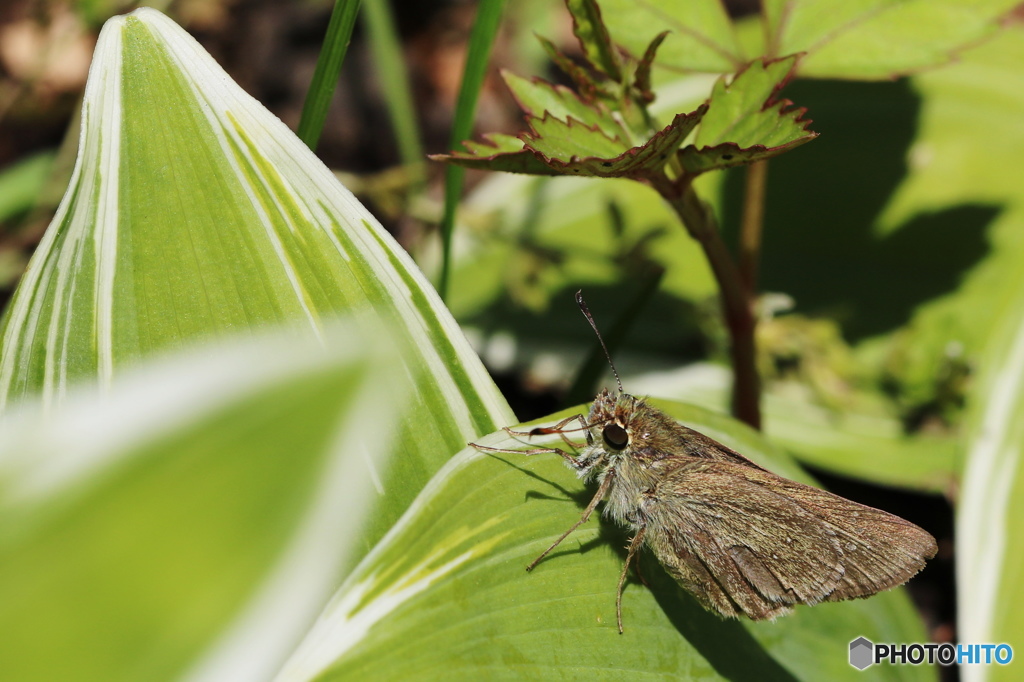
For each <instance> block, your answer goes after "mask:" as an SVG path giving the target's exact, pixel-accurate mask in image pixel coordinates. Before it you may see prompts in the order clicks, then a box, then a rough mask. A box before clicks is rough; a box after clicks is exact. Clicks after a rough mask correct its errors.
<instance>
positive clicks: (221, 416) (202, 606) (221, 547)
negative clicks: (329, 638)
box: [0, 323, 413, 680]
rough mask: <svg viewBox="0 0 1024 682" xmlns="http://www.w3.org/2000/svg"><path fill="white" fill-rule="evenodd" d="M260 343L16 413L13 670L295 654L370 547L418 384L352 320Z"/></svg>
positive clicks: (251, 670)
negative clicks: (377, 507) (380, 497)
mask: <svg viewBox="0 0 1024 682" xmlns="http://www.w3.org/2000/svg"><path fill="white" fill-rule="evenodd" d="M293 332H294V330H293ZM262 336H263V337H261V338H257V339H253V338H244V337H242V338H240V339H236V340H234V341H230V342H224V343H222V344H219V345H218V346H214V347H205V348H192V349H189V350H188V351H187V352H185V353H179V354H176V355H175V357H173V358H170V359H159V360H148V361H146V362H145V363H144V366H140V367H138V368H136V369H133V370H131V371H129V372H125V373H124V374H123V375H121V376H118V377H116V378H115V379H114V381H113V382H112V384H111V386H110V387H109V390H108V391H106V392H105V393H102V394H101V393H100V391H99V389H98V388H97V387H96V385H95V384H94V383H88V384H85V385H80V386H79V387H78V388H74V387H73V388H72V389H71V390H70V391H69V393H68V395H67V396H66V399H65V400H64V401H63V402H62V404H61V405H60V406H58V407H56V408H53V409H51V410H45V409H43V408H42V407H41V406H40V405H38V404H28V403H26V404H22V405H20V406H18V407H15V408H12V409H10V410H8V411H7V412H6V413H5V414H4V415H3V416H2V417H0V604H2V607H0V641H2V642H3V645H2V650H3V654H2V655H0V679H4V680H118V679H119V680H159V679H171V678H181V677H187V678H189V679H194V680H260V679H269V677H270V676H271V675H272V674H273V671H275V670H276V669H277V668H278V667H279V666H280V665H281V663H282V661H283V660H284V659H285V658H286V657H287V655H288V653H289V652H290V651H291V649H292V647H294V645H295V643H296V642H297V641H298V639H299V638H300V637H301V635H302V634H303V633H304V631H305V630H306V629H307V628H308V627H309V625H310V623H311V622H312V621H313V619H314V618H315V617H316V614H317V613H318V612H319V611H320V609H321V608H322V607H323V604H324V603H326V600H327V598H328V597H329V596H330V594H331V592H332V591H333V590H334V589H336V588H337V586H338V585H339V584H340V582H341V580H342V578H343V576H344V569H345V568H346V567H347V566H349V565H351V563H352V562H353V561H354V560H356V559H357V558H358V556H359V555H360V554H361V553H362V552H363V551H364V547H363V545H364V542H365V540H364V537H365V527H366V525H367V521H368V520H369V519H368V515H369V514H370V513H371V510H372V509H373V505H374V504H375V499H374V497H375V491H379V490H380V487H381V481H382V480H384V478H385V475H386V467H387V466H388V458H389V457H390V453H391V452H392V445H393V441H394V438H395V436H396V435H397V433H398V428H397V427H398V423H399V421H400V420H401V419H402V417H403V411H402V408H403V405H404V404H405V403H407V402H408V396H410V395H411V394H412V392H413V390H412V384H413V381H412V378H411V377H409V376H408V375H407V374H406V372H405V370H403V369H402V367H401V365H400V363H399V362H397V361H396V360H397V359H396V356H395V354H394V353H393V352H389V351H388V350H387V347H388V344H382V343H381V342H380V340H379V338H376V337H370V338H366V337H365V336H363V335H362V334H361V333H360V332H359V329H358V328H356V327H355V326H353V325H351V324H348V325H345V326H344V327H337V323H332V325H329V326H327V327H326V328H325V331H324V339H325V341H326V342H327V343H326V344H321V343H319V342H318V341H316V340H314V339H311V338H309V336H308V335H307V334H305V333H301V332H300V333H290V334H281V333H278V334H276V335H274V336H270V337H267V336H266V335H262Z"/></svg>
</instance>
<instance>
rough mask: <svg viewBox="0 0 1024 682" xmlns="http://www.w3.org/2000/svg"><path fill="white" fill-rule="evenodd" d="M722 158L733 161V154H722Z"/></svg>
mask: <svg viewBox="0 0 1024 682" xmlns="http://www.w3.org/2000/svg"><path fill="white" fill-rule="evenodd" d="M722 159H723V160H725V161H732V154H722Z"/></svg>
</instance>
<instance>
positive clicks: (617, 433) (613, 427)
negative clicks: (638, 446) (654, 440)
mask: <svg viewBox="0 0 1024 682" xmlns="http://www.w3.org/2000/svg"><path fill="white" fill-rule="evenodd" d="M602 434H603V435H604V442H605V443H607V445H608V447H610V448H612V449H613V450H621V449H622V448H624V447H626V443H628V442H629V434H628V433H626V429H624V428H622V427H621V426H619V425H618V424H609V425H608V426H606V427H604V431H603V432H602Z"/></svg>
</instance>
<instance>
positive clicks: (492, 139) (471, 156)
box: [430, 133, 559, 175]
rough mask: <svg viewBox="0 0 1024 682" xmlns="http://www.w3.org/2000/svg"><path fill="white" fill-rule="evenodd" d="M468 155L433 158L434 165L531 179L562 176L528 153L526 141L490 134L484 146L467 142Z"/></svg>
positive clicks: (465, 145) (534, 155)
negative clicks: (529, 177) (525, 145)
mask: <svg viewBox="0 0 1024 682" xmlns="http://www.w3.org/2000/svg"><path fill="white" fill-rule="evenodd" d="M462 146H463V147H465V148H466V151H464V152H460V151H454V152H452V153H451V154H431V155H430V158H431V159H432V160H434V161H443V162H447V163H454V164H457V165H459V166H465V167H466V168H482V169H485V170H496V171H504V172H506V173H528V174H530V175H558V174H559V173H558V171H556V170H555V169H553V168H551V167H550V166H548V165H547V164H546V163H544V162H543V161H541V160H540V159H539V158H537V155H536V154H534V153H533V152H532V151H531V150H529V149H526V148H525V147H524V145H523V141H522V140H520V139H519V138H518V137H513V136H512V135H504V134H502V133H490V134H486V135H484V141H483V142H474V141H472V140H466V141H464V142H463V143H462Z"/></svg>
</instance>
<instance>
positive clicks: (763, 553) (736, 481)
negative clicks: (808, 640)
mask: <svg viewBox="0 0 1024 682" xmlns="http://www.w3.org/2000/svg"><path fill="white" fill-rule="evenodd" d="M680 459H681V461H682V463H681V465H680V466H679V467H677V468H675V469H673V470H672V471H671V472H668V473H667V474H666V475H665V476H664V477H663V478H662V480H661V481H660V482H659V483H658V485H657V486H655V488H654V489H653V490H649V491H647V492H646V493H645V495H644V499H643V501H642V502H641V515H642V518H643V521H644V523H645V525H646V526H647V533H646V539H647V544H648V546H650V547H651V548H652V550H653V551H654V552H655V554H656V555H657V557H658V559H659V561H661V563H662V564H663V565H664V566H665V567H666V568H667V569H668V571H669V572H670V573H671V574H672V575H673V576H674V577H675V578H676V579H677V580H678V581H679V582H680V583H681V584H682V585H683V586H684V587H686V588H687V589H689V590H690V591H691V592H692V593H693V594H694V595H695V596H696V597H697V598H698V599H699V600H700V601H701V602H702V603H703V604H704V605H705V606H707V607H708V608H711V609H713V610H716V611H718V612H719V613H721V614H722V615H725V616H737V615H740V614H744V615H746V616H748V617H749V618H752V619H754V620H763V619H766V618H774V617H775V616H778V615H781V614H782V613H785V612H786V611H787V610H788V607H789V606H791V605H793V604H815V603H817V602H820V601H829V600H839V599H849V598H853V597H860V596H867V595H869V594H874V593H875V592H878V591H880V590H884V589H888V588H890V587H893V586H895V585H899V584H901V583H903V582H905V581H906V580H907V579H909V578H910V577H911V576H912V575H914V574H915V573H917V572H918V571H919V570H920V569H921V568H922V567H923V566H924V561H925V559H926V558H929V557H931V556H934V554H935V541H934V539H932V537H931V536H930V535H929V534H928V533H926V532H925V531H923V530H921V529H920V528H918V527H917V526H915V525H913V524H911V523H909V522H908V521H904V520H903V519H901V518H899V517H897V516H893V515H892V514H888V513H886V512H883V511H880V510H877V509H872V508H871V507H866V506H864V505H860V504H857V503H856V502H851V501H849V500H846V499H843V498H841V497H838V496H836V495H833V494H831V493H828V492H825V491H823V490H819V489H817V488H813V487H811V486H806V485H803V484H801V483H797V482H795V481H790V480H787V479H784V478H781V477H779V476H776V475H775V474H772V473H771V472H768V471H765V470H763V469H759V468H753V467H749V466H746V465H744V464H738V463H734V462H728V461H720V460H708V459H698V458H690V457H686V458H680Z"/></svg>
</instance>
